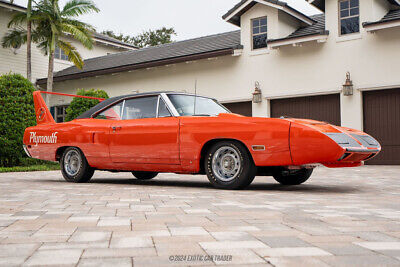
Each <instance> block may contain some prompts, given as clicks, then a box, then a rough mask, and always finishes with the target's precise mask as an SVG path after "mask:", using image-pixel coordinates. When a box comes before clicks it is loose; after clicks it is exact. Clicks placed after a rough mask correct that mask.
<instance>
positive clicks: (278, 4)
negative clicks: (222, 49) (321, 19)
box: [222, 0, 315, 27]
mask: <svg viewBox="0 0 400 267" xmlns="http://www.w3.org/2000/svg"><path fill="white" fill-rule="evenodd" d="M258 3H259V4H263V5H266V6H270V7H273V8H276V9H278V10H280V11H282V12H285V13H287V14H288V15H290V16H292V17H294V18H296V19H298V20H300V21H302V22H304V23H306V24H307V25H312V24H314V23H315V21H314V20H313V19H312V18H310V17H308V16H307V15H305V14H303V13H301V12H300V11H298V10H297V9H294V8H292V7H290V6H289V5H288V4H287V3H286V2H282V1H278V0H242V1H240V2H239V3H238V4H236V5H235V6H234V7H233V8H231V9H230V10H229V11H228V12H227V13H226V14H225V15H223V16H222V18H223V19H224V20H225V21H228V22H230V23H232V24H234V25H236V26H239V27H240V17H241V16H242V15H243V14H244V13H246V12H247V11H248V10H249V9H250V8H252V7H253V6H255V5H256V4H258Z"/></svg>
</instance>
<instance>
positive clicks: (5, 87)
mask: <svg viewBox="0 0 400 267" xmlns="http://www.w3.org/2000/svg"><path fill="white" fill-rule="evenodd" d="M34 90H35V87H34V86H33V84H32V83H31V82H29V81H28V80H27V79H25V78H24V77H23V76H22V75H20V74H11V73H10V74H6V75H2V76H0V166H4V167H8V166H15V165H18V164H19V163H20V162H21V159H22V158H23V157H24V156H25V153H24V150H23V148H22V144H23V143H22V139H23V136H24V131H25V128H27V127H29V126H33V125H35V124H36V118H35V108H34V106H33V97H32V93H33V91H34Z"/></svg>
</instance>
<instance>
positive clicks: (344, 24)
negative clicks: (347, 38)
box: [339, 0, 360, 35]
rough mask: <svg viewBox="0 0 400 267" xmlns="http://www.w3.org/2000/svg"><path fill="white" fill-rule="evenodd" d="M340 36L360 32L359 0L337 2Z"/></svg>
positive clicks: (340, 0)
mask: <svg viewBox="0 0 400 267" xmlns="http://www.w3.org/2000/svg"><path fill="white" fill-rule="evenodd" d="M339 21H340V35H346V34H350V33H358V32H360V4H359V0H339Z"/></svg>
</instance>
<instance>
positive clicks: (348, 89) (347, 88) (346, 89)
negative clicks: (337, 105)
mask: <svg viewBox="0 0 400 267" xmlns="http://www.w3.org/2000/svg"><path fill="white" fill-rule="evenodd" d="M342 92H343V95H345V96H351V95H353V82H352V80H351V79H350V72H347V73H346V82H345V83H344V84H343V90H342Z"/></svg>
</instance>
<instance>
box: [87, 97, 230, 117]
mask: <svg viewBox="0 0 400 267" xmlns="http://www.w3.org/2000/svg"><path fill="white" fill-rule="evenodd" d="M169 94H170V95H187V96H196V97H203V98H208V99H212V100H213V101H215V102H216V103H217V104H218V105H219V106H221V107H222V108H224V109H225V110H226V111H227V113H231V111H229V110H228V109H227V108H226V107H224V106H223V105H222V104H221V103H219V102H218V100H216V99H215V98H212V97H207V96H202V95H195V94H188V93H183V92H168V93H157V94H147V95H138V96H129V97H126V98H122V99H118V100H117V101H115V102H113V103H110V104H109V105H107V106H105V107H103V108H102V109H100V110H98V111H96V112H95V113H93V114H92V115H91V116H90V118H95V117H96V116H97V115H99V114H100V113H101V112H103V111H105V110H107V109H109V108H110V107H112V106H114V105H117V104H118V103H120V102H122V101H123V102H125V101H126V100H129V99H135V98H141V97H152V96H158V97H159V98H160V97H161V99H162V100H163V101H164V103H165V104H166V106H167V109H168V111H169V112H170V113H171V115H172V116H173V117H181V116H180V115H179V112H178V111H177V110H176V109H175V107H174V105H173V104H172V102H171V100H170V99H169V97H168V95H169ZM158 105H159V101H157V118H158ZM123 106H125V103H124V104H123ZM122 115H123V114H122ZM121 120H122V116H121Z"/></svg>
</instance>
